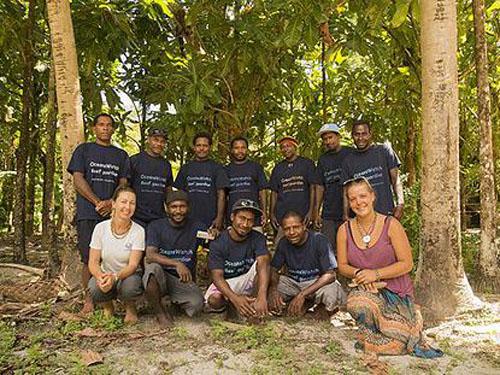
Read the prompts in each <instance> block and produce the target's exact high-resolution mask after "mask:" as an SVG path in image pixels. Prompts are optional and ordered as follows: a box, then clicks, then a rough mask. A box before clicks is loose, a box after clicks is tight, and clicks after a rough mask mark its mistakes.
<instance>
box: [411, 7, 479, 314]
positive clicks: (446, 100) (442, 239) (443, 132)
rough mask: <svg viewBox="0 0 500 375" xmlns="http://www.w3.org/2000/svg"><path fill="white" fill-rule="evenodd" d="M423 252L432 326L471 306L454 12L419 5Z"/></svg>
mask: <svg viewBox="0 0 500 375" xmlns="http://www.w3.org/2000/svg"><path fill="white" fill-rule="evenodd" d="M420 4H421V14H422V27H421V29H422V33H421V38H422V39H421V40H422V43H421V46H422V47H421V48H422V142H423V144H422V191H421V204H422V210H421V212H422V252H421V254H420V259H419V267H418V270H417V280H416V281H417V300H418V301H419V303H420V304H421V305H422V308H423V312H424V315H425V318H426V319H427V320H430V321H433V322H434V321H437V320H442V319H444V318H446V317H449V316H452V315H454V314H455V313H457V312H458V311H460V310H462V308H464V307H470V306H471V305H472V303H473V302H476V301H475V298H474V295H473V293H472V290H471V288H470V285H469V283H468V281H467V277H466V275H465V272H464V269H463V264H462V255H461V243H460V202H459V201H460V189H459V159H458V134H459V120H458V71H457V23H456V17H457V14H456V12H457V10H456V3H455V1H454V0H422V1H421V3H420Z"/></svg>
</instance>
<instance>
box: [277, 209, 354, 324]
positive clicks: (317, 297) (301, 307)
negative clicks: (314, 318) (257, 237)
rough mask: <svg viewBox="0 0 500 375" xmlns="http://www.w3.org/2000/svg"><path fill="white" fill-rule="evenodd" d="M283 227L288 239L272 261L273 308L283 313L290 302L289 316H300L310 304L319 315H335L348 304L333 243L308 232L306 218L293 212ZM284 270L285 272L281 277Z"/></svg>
mask: <svg viewBox="0 0 500 375" xmlns="http://www.w3.org/2000/svg"><path fill="white" fill-rule="evenodd" d="M281 225H282V227H283V231H284V235H285V237H284V238H282V239H281V241H280V242H279V243H278V246H277V249H276V253H275V254H274V257H273V260H272V261H271V282H270V285H269V305H270V309H271V310H272V311H274V312H276V313H281V312H282V309H283V306H285V304H286V303H288V302H289V305H288V314H289V315H295V316H300V315H303V314H304V313H305V310H306V301H310V302H311V303H313V304H314V305H315V311H316V312H317V313H318V314H320V315H319V316H323V317H326V316H330V315H332V314H334V313H335V312H336V310H337V308H338V307H339V306H341V305H342V304H344V303H345V293H344V291H343V290H342V287H341V286H340V284H339V282H338V281H336V276H335V269H336V268H337V261H336V259H335V255H334V254H333V249H332V246H331V244H330V241H328V238H326V237H325V236H324V235H323V234H321V233H317V232H313V231H309V230H308V229H307V228H306V226H305V224H304V217H303V216H302V215H301V214H299V213H297V212H294V211H289V212H287V213H286V214H285V215H284V216H283V219H282V222H281ZM283 269H286V272H283V274H281V275H280V271H282V270H283ZM321 313H322V314H321ZM325 315H326V316H325Z"/></svg>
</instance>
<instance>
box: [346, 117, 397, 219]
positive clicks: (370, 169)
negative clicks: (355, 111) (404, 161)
mask: <svg viewBox="0 0 500 375" xmlns="http://www.w3.org/2000/svg"><path fill="white" fill-rule="evenodd" d="M352 139H353V141H354V144H355V145H356V150H353V152H351V153H349V155H348V156H347V157H346V158H345V159H344V161H343V163H342V181H343V182H345V181H348V180H350V179H353V178H358V177H365V178H366V179H367V180H368V181H369V182H370V184H371V185H372V187H373V189H374V190H375V193H376V196H377V200H376V201H375V210H376V211H377V212H380V213H381V214H383V215H392V216H394V217H395V218H396V219H398V220H399V219H401V217H402V216H403V205H404V196H403V185H402V183H401V179H400V178H399V166H400V165H401V163H400V161H399V158H398V157H397V155H396V154H395V153H394V150H393V149H392V148H391V147H390V145H389V144H373V143H372V131H371V127H370V124H369V122H368V121H364V120H360V121H356V122H354V124H353V125H352ZM393 194H394V195H395V196H396V200H397V205H396V206H394V200H393ZM348 212H349V204H348V202H347V201H345V200H344V219H347V216H348Z"/></svg>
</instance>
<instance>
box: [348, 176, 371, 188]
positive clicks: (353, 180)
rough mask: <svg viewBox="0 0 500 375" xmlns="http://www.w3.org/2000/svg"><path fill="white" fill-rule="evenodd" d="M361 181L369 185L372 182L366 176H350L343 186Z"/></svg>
mask: <svg viewBox="0 0 500 375" xmlns="http://www.w3.org/2000/svg"><path fill="white" fill-rule="evenodd" d="M359 182H366V183H367V184H368V185H369V184H370V182H369V181H368V179H367V178H366V177H356V178H350V179H349V180H345V181H344V183H343V184H342V186H348V185H350V184H357V183H359Z"/></svg>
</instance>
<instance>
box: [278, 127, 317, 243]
mask: <svg viewBox="0 0 500 375" xmlns="http://www.w3.org/2000/svg"><path fill="white" fill-rule="evenodd" d="M278 143H279V145H280V151H281V153H282V155H283V157H284V160H283V161H281V162H280V163H278V164H277V165H276V166H275V167H274V169H273V172H272V174H271V179H270V181H269V185H270V187H271V190H272V192H271V207H270V217H271V224H272V226H273V227H274V228H275V229H276V230H278V235H277V236H276V242H278V241H279V239H280V238H281V237H282V230H281V229H280V223H281V220H282V219H283V215H285V213H286V212H288V211H290V210H293V211H296V212H298V213H300V214H301V215H302V217H303V218H304V223H305V224H306V226H308V225H309V224H310V221H311V219H312V214H313V210H314V196H315V190H316V186H317V185H319V184H320V179H319V177H318V174H317V171H316V166H315V165H314V163H313V161H312V160H310V159H307V158H304V157H302V156H299V155H298V153H297V147H298V141H297V140H296V139H295V138H293V137H283V138H282V139H280V140H279V141H278Z"/></svg>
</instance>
